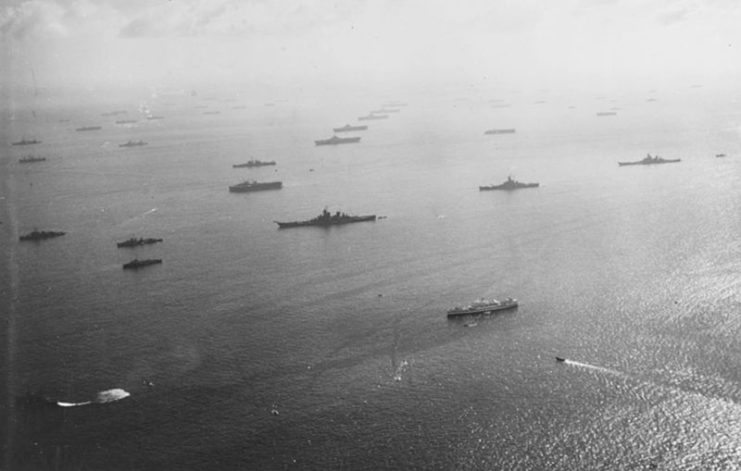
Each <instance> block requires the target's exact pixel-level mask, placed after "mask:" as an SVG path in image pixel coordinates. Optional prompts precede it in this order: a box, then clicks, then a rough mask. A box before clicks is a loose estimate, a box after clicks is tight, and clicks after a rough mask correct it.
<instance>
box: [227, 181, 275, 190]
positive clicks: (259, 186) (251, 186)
mask: <svg viewBox="0 0 741 471" xmlns="http://www.w3.org/2000/svg"><path fill="white" fill-rule="evenodd" d="M281 188H283V182H256V181H249V180H248V181H245V182H242V183H238V184H236V185H232V186H230V187H229V191H230V192H232V193H247V192H249V191H261V190H280V189H281Z"/></svg>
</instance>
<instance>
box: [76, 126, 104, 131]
mask: <svg viewBox="0 0 741 471" xmlns="http://www.w3.org/2000/svg"><path fill="white" fill-rule="evenodd" d="M101 129H103V128H102V127H101V126H83V127H81V128H77V129H75V131H99V130H101Z"/></svg>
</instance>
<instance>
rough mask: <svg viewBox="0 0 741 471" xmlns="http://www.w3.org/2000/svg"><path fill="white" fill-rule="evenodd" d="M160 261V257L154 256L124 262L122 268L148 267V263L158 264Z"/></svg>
mask: <svg viewBox="0 0 741 471" xmlns="http://www.w3.org/2000/svg"><path fill="white" fill-rule="evenodd" d="M160 263H162V259H159V258H154V259H150V260H137V261H132V262H129V263H124V265H123V269H124V270H138V269H139V268H143V267H148V266H150V265H159V264H160Z"/></svg>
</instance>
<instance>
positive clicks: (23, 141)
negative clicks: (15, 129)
mask: <svg viewBox="0 0 741 471" xmlns="http://www.w3.org/2000/svg"><path fill="white" fill-rule="evenodd" d="M31 144H41V141H39V140H38V139H26V138H23V139H21V140H20V141H18V142H14V143H13V144H12V145H14V146H30V145H31Z"/></svg>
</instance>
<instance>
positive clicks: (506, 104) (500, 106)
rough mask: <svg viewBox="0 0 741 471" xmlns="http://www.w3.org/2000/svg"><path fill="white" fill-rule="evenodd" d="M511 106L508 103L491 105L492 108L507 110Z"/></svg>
mask: <svg viewBox="0 0 741 471" xmlns="http://www.w3.org/2000/svg"><path fill="white" fill-rule="evenodd" d="M510 106H511V105H509V104H508V103H496V104H493V105H491V107H492V108H509V107H510Z"/></svg>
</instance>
